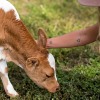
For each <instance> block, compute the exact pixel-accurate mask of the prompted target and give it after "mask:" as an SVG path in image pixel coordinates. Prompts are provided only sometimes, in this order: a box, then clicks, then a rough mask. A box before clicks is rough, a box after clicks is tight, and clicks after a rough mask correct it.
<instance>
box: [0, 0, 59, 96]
mask: <svg viewBox="0 0 100 100" xmlns="http://www.w3.org/2000/svg"><path fill="white" fill-rule="evenodd" d="M38 35H39V39H38V41H37V42H35V40H34V39H33V38H32V36H31V35H30V33H29V32H28V30H27V28H26V27H25V26H24V24H23V22H22V21H21V20H20V17H19V15H18V13H17V11H16V9H15V8H14V6H13V5H12V4H11V3H10V2H8V1H7V0H0V77H1V80H2V82H3V85H4V89H5V92H6V93H7V95H8V96H11V97H15V96H17V95H18V93H17V92H16V91H15V90H14V88H13V86H12V84H11V82H10V80H9V78H8V70H7V62H10V61H12V62H14V63H15V64H17V65H18V66H20V67H21V68H22V69H23V70H24V71H25V72H26V74H27V75H28V76H29V78H30V79H32V81H33V82H35V83H36V84H37V85H38V86H40V87H42V88H45V89H47V90H48V91H49V92H56V90H57V89H58V88H59V84H58V82H57V78H56V72H55V60H54V57H53V55H52V54H50V53H49V52H48V51H47V50H46V41H47V38H46V35H45V32H44V31H43V30H42V29H39V31H38Z"/></svg>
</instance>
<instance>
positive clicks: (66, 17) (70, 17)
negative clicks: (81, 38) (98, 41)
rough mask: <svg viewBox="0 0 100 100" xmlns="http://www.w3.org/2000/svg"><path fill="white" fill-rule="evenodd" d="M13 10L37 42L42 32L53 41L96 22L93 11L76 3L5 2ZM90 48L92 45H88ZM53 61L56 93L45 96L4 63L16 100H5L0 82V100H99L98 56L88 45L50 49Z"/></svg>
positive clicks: (50, 0)
mask: <svg viewBox="0 0 100 100" xmlns="http://www.w3.org/2000/svg"><path fill="white" fill-rule="evenodd" d="M9 1H11V2H12V3H13V4H14V5H15V7H16V8H17V10H18V12H19V14H20V17H21V19H22V20H23V22H24V23H25V25H26V26H27V28H28V29H29V31H30V32H31V33H32V34H33V35H34V37H35V38H37V34H36V33H37V31H38V29H39V28H40V27H42V28H44V29H45V31H46V33H47V36H48V37H49V38H50V37H55V36H58V35H62V34H65V33H69V32H71V31H74V30H79V29H82V28H85V27H88V26H90V25H92V24H94V23H96V21H97V11H96V8H95V7H94V8H91V7H85V6H81V5H79V4H78V2H77V0H71V1H70V0H55V1H54V0H9ZM91 45H93V44H91ZM50 52H52V53H53V55H54V56H55V58H56V66H57V77H58V81H59V83H60V91H58V92H57V93H54V94H52V93H49V92H47V91H46V90H43V89H40V88H39V87H38V86H36V85H35V84H34V83H33V82H32V81H31V80H30V79H29V78H28V77H27V76H26V74H25V73H24V71H23V70H22V69H20V68H19V67H18V66H16V65H15V64H13V63H8V66H9V77H10V80H11V82H12V84H13V85H14V87H15V89H16V90H17V91H18V92H19V94H20V96H19V97H17V98H9V97H8V96H7V95H6V94H5V92H4V89H3V86H2V82H1V81H0V100H99V99H100V56H99V54H97V53H96V52H94V51H93V50H91V47H90V45H87V46H83V47H77V48H70V49H68V48H64V49H51V50H50Z"/></svg>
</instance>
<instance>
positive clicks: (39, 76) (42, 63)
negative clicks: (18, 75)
mask: <svg viewBox="0 0 100 100" xmlns="http://www.w3.org/2000/svg"><path fill="white" fill-rule="evenodd" d="M38 34H39V39H38V41H37V45H38V46H39V51H37V52H36V54H35V56H34V57H31V58H28V59H27V61H26V73H27V75H28V76H29V77H30V79H32V80H33V81H34V82H35V83H36V84H37V85H38V86H39V87H42V88H45V89H47V90H48V91H49V92H53V93H54V92H56V90H58V88H59V83H58V82H57V78H56V71H55V59H54V57H53V55H52V54H50V53H49V52H48V51H47V50H46V41H47V38H46V35H45V32H44V31H43V30H42V29H39V31H38Z"/></svg>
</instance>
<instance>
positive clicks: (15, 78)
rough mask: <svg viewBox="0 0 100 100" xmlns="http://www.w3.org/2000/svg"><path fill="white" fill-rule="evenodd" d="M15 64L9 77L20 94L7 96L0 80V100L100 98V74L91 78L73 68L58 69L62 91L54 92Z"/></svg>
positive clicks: (85, 99) (79, 99)
mask: <svg viewBox="0 0 100 100" xmlns="http://www.w3.org/2000/svg"><path fill="white" fill-rule="evenodd" d="M13 66H14V67H12V68H10V70H9V72H10V73H9V77H10V80H11V82H12V84H13V86H14V87H15V90H17V92H19V94H20V96H19V97H17V98H9V97H8V96H6V94H5V92H4V89H3V86H2V83H1V82H0V100H99V98H100V78H99V76H100V75H97V76H98V78H95V77H94V78H89V77H87V76H84V75H82V74H80V73H79V72H74V71H73V70H71V71H62V70H61V69H58V70H57V77H58V81H59V83H60V91H58V92H56V93H54V94H52V93H49V92H47V91H46V90H44V89H41V88H39V87H38V86H36V85H35V84H34V83H33V82H32V81H31V80H30V79H29V78H28V77H27V76H26V74H25V73H24V72H23V70H22V69H20V68H18V67H17V66H16V65H13ZM15 66H16V67H15Z"/></svg>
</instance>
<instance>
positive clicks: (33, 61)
mask: <svg viewBox="0 0 100 100" xmlns="http://www.w3.org/2000/svg"><path fill="white" fill-rule="evenodd" d="M38 66H39V60H38V59H37V58H34V57H31V58H28V59H27V61H26V68H27V69H28V70H29V71H32V70H34V69H35V68H36V67H38Z"/></svg>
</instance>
